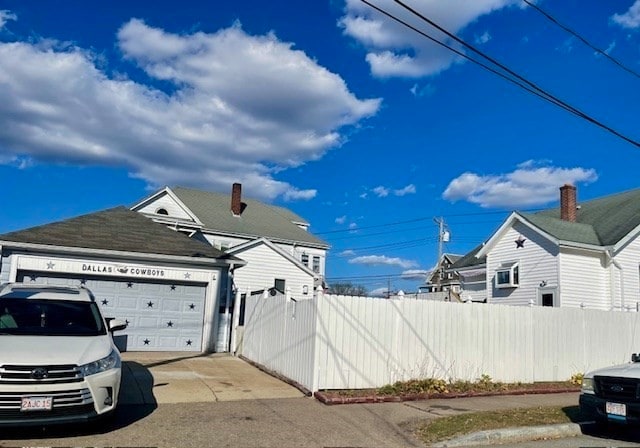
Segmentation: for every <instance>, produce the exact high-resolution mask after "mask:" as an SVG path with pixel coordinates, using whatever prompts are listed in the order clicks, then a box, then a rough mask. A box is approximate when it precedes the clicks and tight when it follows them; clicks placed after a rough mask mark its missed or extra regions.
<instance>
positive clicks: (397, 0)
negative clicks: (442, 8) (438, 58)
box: [362, 0, 640, 148]
mask: <svg viewBox="0 0 640 448" xmlns="http://www.w3.org/2000/svg"><path fill="white" fill-rule="evenodd" d="M362 1H365V2H366V0H362ZM393 1H394V2H395V3H397V4H398V5H400V6H402V7H403V8H404V9H406V10H407V11H409V12H410V13H412V14H413V15H415V16H416V17H418V18H420V19H421V20H423V21H425V22H426V23H428V24H429V25H431V26H432V27H434V28H436V29H437V30H439V31H441V32H443V33H444V34H446V35H447V36H449V37H450V38H451V39H453V40H455V41H456V42H458V43H459V44H461V45H463V46H464V47H466V48H468V49H469V50H471V51H473V52H474V53H476V54H477V55H479V56H481V57H483V58H485V59H486V60H488V61H489V62H491V63H492V64H495V65H497V66H498V67H500V68H501V69H502V70H504V71H506V72H507V73H509V74H510V75H511V76H514V77H516V79H518V80H520V81H522V82H523V83H525V84H526V85H528V86H530V87H531V88H532V89H534V90H535V91H537V92H540V93H541V94H542V95H543V96H545V97H548V98H550V99H551V100H553V101H550V102H552V103H554V104H556V106H561V108H562V109H565V110H567V111H568V112H571V113H573V114H574V115H576V116H578V117H580V118H583V119H584V120H586V121H588V122H589V123H592V124H594V125H596V126H598V127H600V128H602V129H604V130H605V131H607V132H609V133H611V134H613V135H615V136H617V137H619V138H621V139H623V140H625V141H627V142H629V143H631V144H632V145H634V146H636V147H638V148H640V142H638V141H636V140H634V139H632V138H631V137H627V136H626V135H624V134H622V133H621V132H618V131H616V130H615V129H613V128H611V127H610V126H607V125H606V124H604V123H602V122H601V121H599V120H597V119H595V118H593V117H591V116H589V115H587V114H586V113H584V112H582V111H581V110H579V109H577V108H575V107H573V106H571V105H570V104H569V103H566V102H564V101H563V100H561V99H560V98H558V97H556V96H555V95H553V94H551V93H549V92H547V91H546V90H544V89H542V88H541V87H539V86H538V85H537V84H535V83H533V82H531V81H529V80H528V79H526V78H525V77H523V76H521V75H519V74H518V73H516V72H515V71H513V70H511V69H510V68H508V67H507V66H506V65H504V64H502V63H500V62H499V61H498V60H496V59H494V58H492V57H491V56H489V55H487V54H485V53H484V52H482V51H480V50H479V49H477V48H476V47H474V46H473V45H471V44H469V43H467V42H466V41H465V40H463V39H461V38H459V37H458V36H456V35H455V34H453V33H451V32H450V31H448V30H446V29H445V28H443V27H442V26H440V25H438V24H437V23H436V22H434V21H433V20H431V19H429V18H428V17H426V16H425V15H424V14H421V13H420V12H418V11H417V10H415V9H413V8H411V7H410V6H408V5H406V4H405V3H403V2H402V1H400V0H393ZM538 96H540V95H538Z"/></svg>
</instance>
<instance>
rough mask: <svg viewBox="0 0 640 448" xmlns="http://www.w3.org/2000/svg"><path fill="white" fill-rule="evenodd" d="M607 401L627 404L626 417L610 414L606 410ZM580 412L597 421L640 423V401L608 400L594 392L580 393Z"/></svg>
mask: <svg viewBox="0 0 640 448" xmlns="http://www.w3.org/2000/svg"><path fill="white" fill-rule="evenodd" d="M607 401H610V402H611V401H613V402H616V403H623V404H624V405H626V409H627V415H626V417H617V416H609V415H607V413H606V411H605V406H606V403H607ZM579 404H580V412H581V413H582V415H583V417H585V418H586V419H589V420H594V421H596V422H607V421H608V422H615V423H630V424H638V423H640V403H629V402H621V401H615V400H607V399H605V398H600V397H597V396H596V395H594V394H584V393H583V394H580V399H579Z"/></svg>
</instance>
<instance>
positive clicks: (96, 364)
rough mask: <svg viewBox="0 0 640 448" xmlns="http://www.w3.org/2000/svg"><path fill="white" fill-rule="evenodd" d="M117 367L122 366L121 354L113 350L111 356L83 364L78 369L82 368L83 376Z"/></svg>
mask: <svg viewBox="0 0 640 448" xmlns="http://www.w3.org/2000/svg"><path fill="white" fill-rule="evenodd" d="M117 367H120V355H118V352H116V351H115V350H113V351H112V352H111V353H109V356H105V357H104V358H102V359H98V360H97V361H93V362H90V363H87V364H84V365H81V366H80V367H78V369H79V370H80V374H81V375H82V376H83V377H86V376H89V375H95V374H96V373H100V372H104V371H106V370H110V369H115V368H117Z"/></svg>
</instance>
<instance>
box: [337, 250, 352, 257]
mask: <svg viewBox="0 0 640 448" xmlns="http://www.w3.org/2000/svg"><path fill="white" fill-rule="evenodd" d="M355 254H356V252H355V251H354V250H351V249H347V250H343V251H342V252H340V253H339V254H338V255H340V256H341V257H353V256H354V255H355Z"/></svg>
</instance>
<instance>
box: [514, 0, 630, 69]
mask: <svg viewBox="0 0 640 448" xmlns="http://www.w3.org/2000/svg"><path fill="white" fill-rule="evenodd" d="M522 1H523V2H525V3H526V4H527V5H528V6H529V7H531V8H532V9H534V10H535V11H537V12H539V13H540V14H542V15H543V16H544V17H546V18H547V19H548V20H550V21H551V22H553V23H554V24H556V25H557V26H558V27H560V28H562V29H563V30H564V31H566V32H567V33H569V34H571V35H572V36H574V37H576V38H577V39H578V40H580V42H582V43H583V44H585V45H586V46H587V47H589V48H591V49H592V50H594V51H595V52H596V53H598V54H600V55H602V56H604V57H605V58H607V59H609V60H610V61H611V62H613V63H614V64H616V65H617V66H618V67H620V68H621V69H623V70H624V71H626V72H628V73H630V74H632V75H633V76H635V77H636V78H640V74H638V72H636V71H634V70H633V69H631V68H629V67H627V66H626V65H624V64H623V63H622V62H620V61H618V60H617V59H616V58H614V57H613V56H611V55H609V53H607V52H606V51H603V50H601V49H600V48H598V47H596V46H595V45H593V44H592V43H591V42H589V41H588V40H587V39H586V38H584V37H583V36H581V35H580V34H578V32H576V31H574V30H572V29H571V28H569V27H568V26H566V25H564V24H562V23H561V22H560V21H559V20H558V19H556V18H555V17H553V16H552V15H551V14H550V13H548V12H547V11H545V10H544V9H542V8H541V7H539V6H538V5H536V4H535V3H532V2H530V1H529V0H522Z"/></svg>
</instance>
